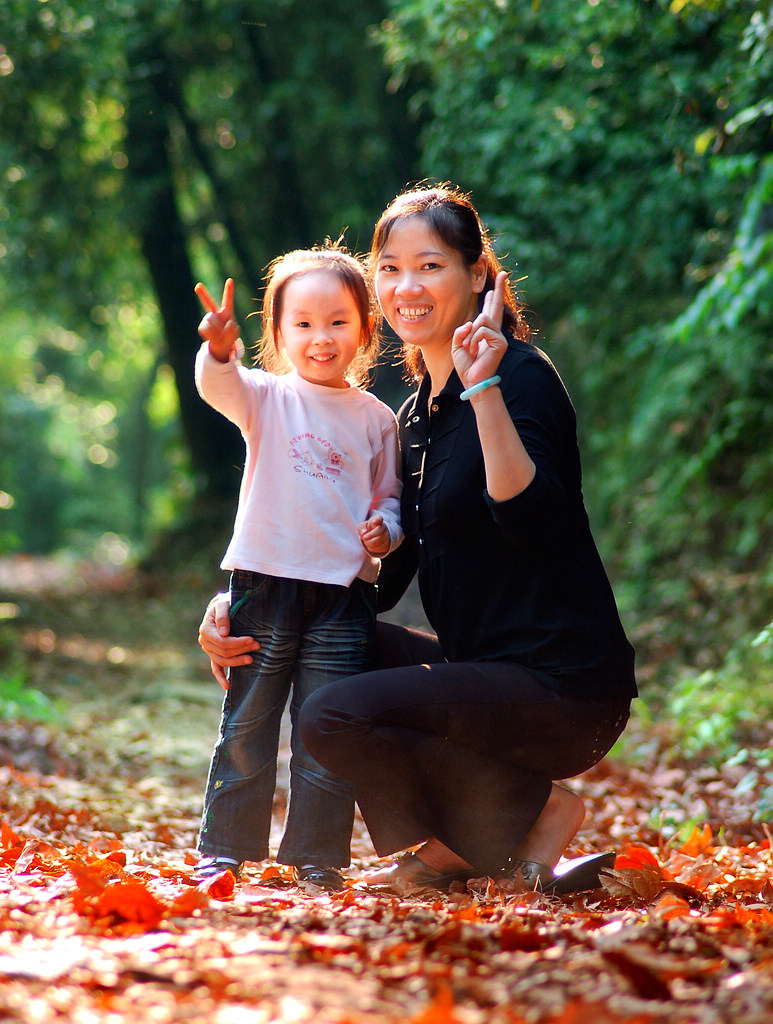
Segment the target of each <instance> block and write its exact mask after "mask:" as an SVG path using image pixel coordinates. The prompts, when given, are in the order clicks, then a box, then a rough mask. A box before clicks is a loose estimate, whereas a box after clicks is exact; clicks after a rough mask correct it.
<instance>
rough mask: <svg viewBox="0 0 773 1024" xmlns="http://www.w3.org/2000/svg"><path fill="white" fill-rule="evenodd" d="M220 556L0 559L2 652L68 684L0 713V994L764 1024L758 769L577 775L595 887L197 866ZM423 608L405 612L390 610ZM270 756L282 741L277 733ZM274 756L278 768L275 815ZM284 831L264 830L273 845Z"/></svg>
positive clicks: (38, 1003) (464, 1017) (644, 768)
mask: <svg viewBox="0 0 773 1024" xmlns="http://www.w3.org/2000/svg"><path fill="white" fill-rule="evenodd" d="M212 587H213V582H212V580H211V578H208V577H207V574H205V573H203V572H200V571H199V570H197V569H196V567H195V565H192V566H191V567H190V568H189V570H188V571H187V572H186V574H184V575H183V574H180V577H179V578H177V579H176V580H175V586H174V587H173V588H170V587H168V586H162V585H161V584H160V583H159V581H158V580H154V579H149V578H140V577H135V576H129V575H126V576H124V575H122V574H120V573H108V574H104V573H103V574H99V573H95V572H94V571H93V569H91V568H90V567H88V566H72V565H63V564H51V563H36V562H32V561H29V560H15V561H14V562H13V563H11V562H8V561H5V562H2V563H0V608H2V609H3V614H4V616H5V618H4V619H2V621H0V658H1V659H2V662H0V674H1V675H2V677H3V678H5V679H9V678H15V679H18V678H20V677H21V676H23V677H24V679H25V681H26V684H27V685H28V686H31V687H36V688H38V689H40V690H41V691H42V692H44V693H45V694H46V695H47V696H48V697H49V698H50V699H52V700H56V701H58V702H60V706H61V711H60V712H59V717H58V719H57V720H56V721H52V722H48V723H31V722H25V721H22V720H17V721H12V722H8V721H6V722H5V723H3V724H0V764H1V763H4V766H2V767H0V782H1V783H2V789H1V790H0V816H1V817H2V832H1V835H0V923H1V925H0V1020H3V1021H25V1022H36V1024H53V1022H61V1021H68V1022H74V1024H81V1022H82V1024H87V1022H88V1024H92V1022H95V1021H99V1022H102V1021H104V1022H110V1024H124V1022H127V1024H128V1022H129V1021H130V1020H131V1021H141V1022H142V1024H146V1022H148V1024H167V1022H176V1021H192V1022H197V1024H198V1022H202V1024H203V1022H205V1021H206V1022H207V1024H269V1022H272V1021H282V1022H288V1024H290V1022H306V1021H309V1022H315V1024H316V1022H334V1024H371V1022H372V1024H396V1022H398V1021H412V1022H414V1024H478V1022H489V1021H490V1022H493V1024H499V1022H502V1024H523V1022H527V1021H528V1022H530V1024H542V1022H555V1024H616V1022H622V1021H630V1022H634V1021H638V1022H641V1024H645V1022H657V1024H660V1022H662V1024H666V1022H668V1024H703V1022H707V1024H709V1022H710V1024H719V1022H733V1024H737V1022H743V1024H763V1022H765V1024H767V1022H768V1021H769V1020H770V1019H771V1018H772V1017H773V968H772V967H771V965H772V964H773V888H772V887H771V881H770V876H771V872H772V871H773V860H772V859H771V848H770V842H769V840H768V835H767V825H766V824H765V823H764V822H760V821H756V820H755V812H756V810H757V807H758V806H759V801H760V794H761V792H762V789H763V787H764V786H765V784H766V780H765V779H763V778H750V774H749V771H748V769H746V768H745V767H744V766H743V765H728V766H725V767H724V768H723V769H722V770H714V769H710V768H707V767H705V766H698V765H692V766H688V765H682V764H678V763H675V762H674V761H673V759H670V758H669V757H668V756H667V752H664V751H663V750H662V749H661V748H660V746H659V744H658V743H657V742H656V740H655V738H654V737H653V736H652V735H651V734H647V733H646V732H645V731H644V730H641V729H640V728H639V727H638V726H634V727H633V729H632V732H631V738H632V745H638V746H639V747H640V754H639V758H638V760H637V761H636V762H635V763H633V764H624V763H623V762H620V761H618V760H615V759H612V760H610V761H608V762H606V763H604V764H603V765H601V766H599V768H597V769H596V770H595V771H594V772H592V773H589V774H588V775H587V776H585V777H584V778H583V779H581V780H577V781H576V782H575V783H573V785H574V787H575V788H576V790H577V791H578V792H580V793H581V794H582V795H583V798H584V799H585V800H586V802H587V804H588V806H589V810H590V814H589V821H588V825H587V827H586V828H584V829H583V831H582V833H581V835H580V837H578V838H579V842H578V844H577V848H576V851H575V852H577V853H581V852H585V851H586V850H588V849H594V848H601V849H608V848H615V849H616V850H618V851H619V853H620V857H619V860H618V865H617V871H616V873H615V875H614V876H613V877H612V878H610V879H609V881H608V882H607V885H606V887H605V889H603V890H599V891H598V892H595V893H591V894H583V895H581V896H577V897H574V898H572V899H564V900H555V899H548V898H545V897H542V896H540V895H539V894H536V893H529V892H519V891H517V890H518V887H517V886H513V885H510V886H509V887H508V886H500V887H497V886H495V885H494V884H493V883H491V882H490V881H488V880H485V879H484V880H481V881H480V882H477V883H474V884H472V885H471V886H470V887H468V888H465V887H461V886H460V887H459V891H458V892H453V893H451V894H449V895H448V896H437V895H434V894H416V895H412V896H406V897H401V898H398V897H391V896H387V895H374V894H373V893H371V892H369V891H368V890H366V889H364V888H363V887H362V886H360V885H358V883H357V878H358V876H359V874H360V871H361V869H362V867H363V866H364V865H365V864H367V863H369V862H372V860H373V851H372V848H371V847H370V843H369V841H368V839H367V836H366V834H365V832H364V830H363V829H362V826H361V823H359V822H358V825H357V829H356V833H355V838H354V847H353V852H354V863H353V866H352V872H351V877H352V882H353V884H352V886H351V888H349V889H347V891H346V892H345V893H343V894H339V895H336V896H332V897H331V896H329V895H327V894H325V893H322V892H320V891H318V890H314V889H313V888H308V889H306V890H301V889H298V888H297V887H295V886H293V885H292V884H291V883H290V880H289V879H288V877H287V876H286V874H285V873H284V872H283V871H282V870H278V869H277V867H276V866H275V865H274V864H273V863H272V862H271V861H267V862H263V863H261V864H251V865H249V866H248V870H247V872H246V875H245V877H244V880H243V882H241V883H239V884H238V885H236V886H235V887H233V886H232V885H230V884H229V878H230V876H225V877H224V878H223V879H220V880H218V881H217V883H216V884H215V885H214V886H213V887H211V888H210V889H209V890H207V889H206V888H202V887H196V886H194V885H193V884H192V879H191V867H192V864H193V862H194V859H195V858H194V856H193V852H192V847H193V843H194V837H195V829H196V824H197V819H198V815H199V812H200V806H201V797H202V789H203V781H204V776H205V772H206V767H207V762H208V758H209V752H210V748H211V744H212V740H213V738H214V734H215V730H216V726H217V720H218V715H219V703H220V691H219V689H218V688H217V686H216V685H215V684H214V683H213V681H212V679H211V677H210V676H209V673H208V670H207V666H206V664H205V663H204V660H203V658H202V656H201V654H200V652H199V651H198V648H197V646H196V644H195V628H196V625H197V623H198V619H199V617H200V611H201V608H202V607H203V605H204V603H205V601H206V598H207V596H208V595H209V592H210V591H211V589H212ZM403 614H404V615H406V616H407V617H409V618H413V619H414V620H415V619H416V617H417V613H416V611H415V609H414V608H411V607H408V608H407V610H405V611H404V612H403ZM285 761H286V752H285ZM285 779H286V763H283V773H282V782H281V785H280V792H279V794H278V800H277V808H276V820H275V829H274V834H273V836H272V842H273V843H274V844H276V843H277V842H278V837H279V834H280V832H281V822H282V810H283V801H284V796H285V786H286V782H285V781H284V780H285ZM274 848H275V845H274Z"/></svg>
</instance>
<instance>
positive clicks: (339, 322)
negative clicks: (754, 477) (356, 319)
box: [333, 320, 346, 327]
mask: <svg viewBox="0 0 773 1024" xmlns="http://www.w3.org/2000/svg"><path fill="white" fill-rule="evenodd" d="M345 324H346V320H334V321H333V327H343V326H344V325H345Z"/></svg>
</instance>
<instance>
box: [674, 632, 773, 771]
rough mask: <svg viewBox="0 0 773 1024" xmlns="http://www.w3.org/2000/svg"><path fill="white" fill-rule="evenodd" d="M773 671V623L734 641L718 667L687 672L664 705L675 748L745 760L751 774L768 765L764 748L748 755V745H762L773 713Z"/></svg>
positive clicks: (715, 759) (771, 756)
mask: <svg viewBox="0 0 773 1024" xmlns="http://www.w3.org/2000/svg"><path fill="white" fill-rule="evenodd" d="M772 675H773V622H772V623H769V624H768V626H766V627H765V629H763V630H762V631H761V632H759V633H758V634H757V635H756V636H753V637H748V636H747V637H745V638H744V639H743V640H742V641H740V642H739V643H737V644H736V645H735V646H734V647H733V648H732V649H731V650H730V651H729V652H728V654H727V657H726V658H725V660H724V662H723V663H722V664H721V665H720V666H719V667H718V668H715V669H710V670H708V671H706V672H703V673H701V674H700V675H698V676H695V675H689V674H686V675H685V676H684V677H683V678H682V679H681V680H680V681H679V682H678V683H677V684H676V686H675V687H674V688H673V690H672V691H671V693H670V694H669V696H668V701H667V706H666V708H665V715H666V717H667V719H668V721H669V722H670V724H671V728H672V730H673V734H674V741H675V745H676V746H677V747H678V749H679V750H680V752H682V753H683V754H684V755H686V756H687V757H700V758H702V759H705V760H707V761H709V762H711V763H721V762H724V761H727V760H728V759H734V760H735V762H736V763H739V764H743V763H747V762H749V766H750V772H752V771H753V769H755V768H756V769H759V768H763V769H764V768H769V767H770V765H771V763H773V753H771V751H770V750H768V749H764V750H760V751H759V752H758V753H756V754H754V755H752V754H751V753H750V752H749V747H752V748H753V747H754V746H755V743H756V745H757V746H762V745H764V740H765V739H766V737H767V730H766V729H765V726H766V724H767V723H768V722H769V721H770V720H771V718H772V717H773V691H771V687H770V680H771V676H772ZM761 740H762V741H763V743H762V744H761ZM750 784H751V778H750ZM755 784H756V782H755Z"/></svg>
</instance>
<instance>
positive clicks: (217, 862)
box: [193, 857, 243, 882]
mask: <svg viewBox="0 0 773 1024" xmlns="http://www.w3.org/2000/svg"><path fill="white" fill-rule="evenodd" d="M242 867H243V864H242V863H241V862H239V861H238V860H234V859H233V857H203V858H202V859H201V860H200V861H199V863H198V864H197V865H196V867H195V868H194V869H193V877H194V878H195V879H196V881H197V882H203V881H204V879H205V878H213V877H214V876H215V875H219V874H222V872H223V871H230V872H231V874H232V875H233V876H234V878H238V877H239V875H240V874H241V873H242Z"/></svg>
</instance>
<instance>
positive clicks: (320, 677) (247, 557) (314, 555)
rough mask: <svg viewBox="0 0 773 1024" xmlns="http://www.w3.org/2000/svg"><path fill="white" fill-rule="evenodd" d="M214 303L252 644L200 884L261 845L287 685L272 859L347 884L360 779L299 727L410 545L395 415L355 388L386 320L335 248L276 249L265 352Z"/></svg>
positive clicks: (206, 833)
mask: <svg viewBox="0 0 773 1024" xmlns="http://www.w3.org/2000/svg"><path fill="white" fill-rule="evenodd" d="M196 293H197V295H198V296H199V298H200V300H201V302H202V305H203V306H204V308H205V309H206V310H207V313H206V315H205V316H204V319H203V320H202V321H201V324H200V325H199V333H200V334H201V336H202V337H203V338H204V339H205V344H204V345H203V346H202V347H201V350H200V351H199V354H198V356H197V359H196V382H197V386H198V388H199V391H200V393H201V395H202V397H203V398H204V399H205V401H207V402H208V403H209V404H210V405H211V406H213V408H215V409H217V410H218V411H219V412H221V413H222V414H223V415H224V416H227V417H228V418H229V419H230V420H232V421H233V422H234V423H236V424H237V426H238V427H239V428H240V430H241V432H242V435H243V436H244V440H245V444H246V448H247V462H246V466H245V469H244V475H243V479H242V487H241V494H240V497H239V507H238V511H237V514H236V522H235V526H234V533H233V538H232V540H231V543H230V545H229V547H228V550H227V551H226V554H225V557H224V559H223V561H222V563H221V565H222V568H224V569H230V570H231V592H230V596H231V604H232V609H231V616H232V628H233V630H234V631H235V632H238V633H243V634H249V635H251V636H252V637H253V638H254V639H255V640H256V641H257V643H258V644H259V649H258V650H256V652H255V654H254V658H253V662H252V664H250V665H246V666H243V667H239V668H235V669H231V672H230V675H229V680H228V689H227V692H226V695H225V699H224V702H223V712H222V720H221V725H220V734H219V737H218V741H217V744H216V746H215V750H214V753H213V757H212V762H211V765H210V771H209V778H208V782H207V790H206V796H205V801H204V812H203V817H202V823H201V829H200V832H199V851H200V853H201V854H202V859H201V860H200V861H199V864H198V865H197V869H196V875H197V877H198V878H199V879H202V878H206V877H208V876H211V875H213V874H216V873H218V872H220V871H223V870H225V869H227V868H230V870H231V871H232V872H233V873H234V874H235V875H236V876H237V877H238V874H239V871H240V869H241V866H242V862H243V861H245V860H253V861H260V860H263V859H264V858H266V857H267V856H268V838H269V831H270V826H271V808H272V803H273V796H274V787H275V782H276V762H277V751H278V745H279V727H280V722H281V718H282V713H283V710H284V707H285V704H286V702H287V698H288V694H289V693H290V691H291V690H292V701H291V705H290V717H291V724H292V736H291V749H292V757H291V762H290V778H291V786H290V803H289V807H288V811H287V818H286V824H285V832H284V836H283V839H282V843H281V845H280V848H279V852H278V856H277V859H278V860H279V862H280V863H283V864H291V865H293V870H294V876H295V878H296V880H298V881H307V882H312V883H314V884H317V885H321V886H323V887H325V888H327V889H330V890H339V889H341V888H342V887H343V878H342V875H341V872H340V870H339V869H340V868H342V867H345V866H347V865H348V864H349V859H350V854H349V847H350V840H351V831H352V823H353V816H354V800H353V791H352V789H351V787H350V786H348V785H347V784H345V783H343V782H342V781H340V780H339V779H337V778H335V777H334V776H333V775H331V774H330V773H329V772H328V771H326V770H325V769H324V768H322V766H321V765H319V764H318V763H317V762H316V761H314V760H313V759H312V758H311V757H310V756H309V754H308V753H307V752H306V750H305V749H304V747H303V745H302V744H301V742H300V740H299V738H298V735H297V732H296V728H295V725H296V718H297V715H298V711H299V708H300V706H301V704H302V703H303V701H304V700H305V699H306V697H308V695H309V694H310V693H312V692H313V691H315V690H317V689H318V688H319V687H321V686H324V685H325V684H326V683H329V682H332V681H333V680H335V679H339V678H341V677H343V676H347V675H354V674H356V673H359V672H363V671H365V670H367V668H368V667H369V659H370V655H371V652H372V645H373V639H374V635H375V606H376V601H375V581H376V578H377V575H378V571H379V566H380V561H379V559H380V558H381V557H382V556H384V555H386V554H388V553H389V551H391V550H392V549H393V548H395V547H396V546H397V545H398V544H399V542H400V541H401V539H402V533H401V531H400V523H399V507H400V491H401V484H400V475H399V453H398V445H397V429H396V420H395V416H394V413H393V412H392V411H391V410H390V409H389V408H388V407H387V406H386V405H384V404H383V403H382V402H380V401H379V400H378V399H377V398H375V396H373V395H371V394H369V393H368V392H366V391H364V390H361V388H360V386H358V385H361V384H362V382H363V379H364V377H365V375H366V373H367V370H368V368H369V366H370V365H371V364H372V362H373V360H374V358H375V354H376V348H377V329H378V315H377V312H376V306H375V303H374V301H373V296H372V289H371V287H370V284H369V281H368V278H367V276H366V274H365V271H364V269H363V267H362V265H361V264H360V262H359V261H358V260H357V259H356V258H354V257H353V256H352V255H350V254H349V253H348V252H346V251H345V250H344V249H342V248H340V247H338V246H336V245H328V246H326V247H323V248H316V249H311V250H300V251H296V252H291V253H288V254H287V255H285V256H281V257H279V258H278V259H277V260H275V261H274V263H273V264H272V265H271V267H270V268H269V273H268V276H267V287H266V291H265V296H264V301H263V336H262V341H261V362H262V364H263V367H264V369H250V370H248V369H246V368H244V367H243V366H242V365H241V364H240V362H239V361H238V358H237V357H238V354H239V353H238V349H239V347H240V341H239V326H238V324H237V323H236V321H235V319H234V309H233V281H232V280H230V279H229V280H228V281H226V283H225V288H224V290H223V298H222V304H221V305H220V306H218V305H217V303H216V302H215V301H214V300H213V299H212V297H211V296H210V294H209V292H208V291H207V289H206V288H205V287H204V286H203V285H201V284H199V285H197V286H196Z"/></svg>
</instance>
